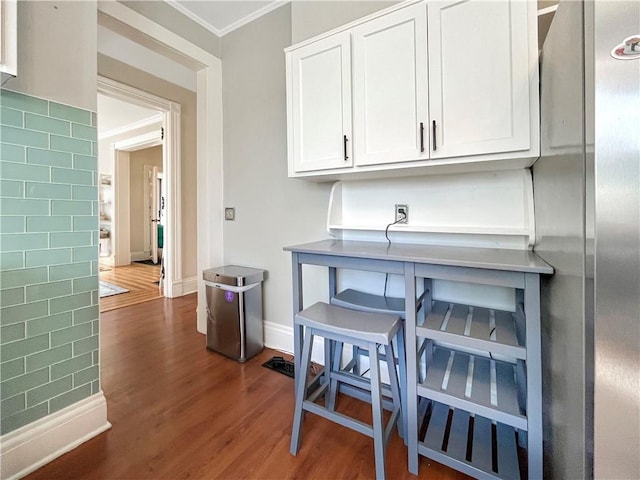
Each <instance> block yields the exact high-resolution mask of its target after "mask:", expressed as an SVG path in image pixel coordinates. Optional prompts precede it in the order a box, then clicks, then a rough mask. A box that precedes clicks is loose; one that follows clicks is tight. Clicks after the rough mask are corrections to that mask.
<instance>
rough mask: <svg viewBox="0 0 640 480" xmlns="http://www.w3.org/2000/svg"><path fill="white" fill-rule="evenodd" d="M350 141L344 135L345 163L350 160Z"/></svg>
mask: <svg viewBox="0 0 640 480" xmlns="http://www.w3.org/2000/svg"><path fill="white" fill-rule="evenodd" d="M348 141H349V139H348V138H347V136H346V135H344V161H345V162H346V161H347V160H349V156H348V155H347V142H348Z"/></svg>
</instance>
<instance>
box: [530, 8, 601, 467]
mask: <svg viewBox="0 0 640 480" xmlns="http://www.w3.org/2000/svg"><path fill="white" fill-rule="evenodd" d="M582 15H583V12H582V2H564V3H562V4H561V5H560V7H559V8H558V11H557V12H556V15H555V19H554V20H553V23H552V25H551V28H550V30H549V34H548V36H547V39H546V42H545V45H544V48H543V53H542V68H541V75H542V76H541V82H540V83H541V125H542V127H541V156H540V159H539V160H538V161H537V162H536V163H535V164H534V166H533V179H534V192H535V212H536V236H537V240H536V244H537V246H536V249H535V250H536V252H537V253H538V254H539V255H540V256H541V257H542V258H544V259H545V260H546V261H547V262H549V263H550V264H551V265H552V266H553V267H554V269H555V274H554V275H553V276H551V277H547V278H543V280H542V292H541V296H542V333H543V337H542V347H543V351H542V354H543V355H542V357H543V405H544V416H543V421H544V425H543V428H544V469H545V478H558V479H564V478H571V479H573V478H588V477H589V475H591V474H592V472H591V463H590V453H589V452H588V450H589V447H588V442H589V440H588V439H589V437H590V431H589V427H588V425H587V424H586V416H587V409H588V408H589V407H588V405H589V404H590V403H591V401H592V398H591V396H589V394H588V392H587V388H588V381H587V377H588V375H589V372H591V371H592V367H591V366H590V365H589V356H588V351H589V346H588V345H587V342H588V338H589V332H588V322H587V320H586V317H587V315H588V313H589V310H588V306H587V302H588V299H587V298H586V296H585V290H586V288H587V271H586V268H587V241H588V239H587V227H586V224H585V218H586V184H585V179H586V150H585V138H584V134H583V126H584V124H585V117H584V108H585V91H584V88H583V87H584V85H583V77H584V72H585V65H584V50H583V48H584V46H583V45H582V41H581V39H582V38H583V24H582ZM567 39H577V40H576V41H575V42H574V43H573V45H574V47H576V48H571V49H568V48H566V42H567ZM592 241H593V237H591V242H592Z"/></svg>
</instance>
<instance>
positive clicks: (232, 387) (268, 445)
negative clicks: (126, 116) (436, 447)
mask: <svg viewBox="0 0 640 480" xmlns="http://www.w3.org/2000/svg"><path fill="white" fill-rule="evenodd" d="M196 303H197V302H196V296H195V295H189V296H185V297H180V298H176V299H165V298H163V299H156V300H152V301H149V302H146V303H143V304H139V305H134V306H130V307H125V308H120V309H117V310H112V311H110V312H107V313H104V314H102V315H101V351H100V358H101V360H100V361H101V378H102V389H103V391H104V393H105V396H106V398H107V410H108V419H109V421H110V422H111V424H112V425H113V427H112V428H111V429H110V430H109V431H107V432H105V433H103V434H101V435H99V436H98V437H96V438H94V439H91V440H89V441H88V442H86V443H84V444H82V445H81V446H79V447H78V448H76V449H74V450H73V451H71V452H69V453H67V454H65V455H63V456H62V457H60V458H58V459H56V460H54V461H53V462H51V463H49V464H48V465H45V466H44V467H42V468H41V469H40V470H37V471H36V472H34V473H32V474H31V475H29V476H28V477H26V478H27V479H29V480H41V479H47V480H55V479H65V480H74V479H83V480H91V479H127V480H128V479H131V480H138V479H187V478H188V479H260V480H263V479H274V480H280V479H305V480H307V479H308V480H315V479H339V478H348V479H369V478H374V477H375V465H374V459H373V444H372V440H371V439H370V438H368V437H365V436H363V435H360V434H358V433H356V432H353V431H351V430H348V429H346V428H344V427H340V426H338V425H336V424H334V423H331V422H329V421H327V420H325V419H322V418H319V417H317V416H314V415H311V414H307V415H306V416H305V420H304V429H303V433H302V444H301V448H300V451H299V453H298V455H297V456H295V457H294V456H292V455H291V454H290V453H289V442H290V440H291V420H292V412H293V380H292V379H291V378H289V377H287V376H285V375H282V374H279V373H277V372H274V371H272V370H269V369H267V368H264V367H262V363H264V362H265V361H266V360H268V359H269V358H271V357H272V356H273V355H280V353H279V352H276V351H273V350H265V351H264V352H263V353H261V354H260V355H258V356H257V357H254V358H252V359H250V360H248V361H247V362H246V363H244V364H241V363H237V362H235V361H233V360H230V359H228V358H226V357H223V356H221V355H218V354H216V353H214V352H210V351H208V350H206V348H205V338H204V336H202V335H200V334H198V333H197V332H196ZM288 358H290V357H288ZM338 408H339V409H340V410H341V411H343V412H345V413H348V414H349V415H354V416H357V417H358V418H359V419H361V420H365V421H370V418H371V413H370V407H369V405H367V404H364V403H361V402H358V401H356V400H353V399H351V398H345V397H339V398H338ZM387 458H388V468H387V478H389V479H394V480H395V479H406V480H409V479H415V478H416V477H414V476H413V475H410V474H409V473H408V471H407V450H406V447H405V446H404V443H403V442H402V440H401V439H400V438H399V437H398V435H397V432H394V434H393V436H392V438H391V441H390V444H389V450H388V452H387ZM420 478H429V479H433V480H442V479H458V478H465V477H464V476H462V475H461V474H459V473H457V472H455V471H453V470H451V469H449V468H447V467H444V466H442V465H439V464H437V463H435V462H431V461H428V460H427V459H425V458H422V459H421V465H420Z"/></svg>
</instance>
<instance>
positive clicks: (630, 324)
mask: <svg viewBox="0 0 640 480" xmlns="http://www.w3.org/2000/svg"><path fill="white" fill-rule="evenodd" d="M636 36H638V37H640V2H639V1H637V0H634V1H606V0H595V1H572V0H564V1H561V2H560V4H559V6H558V10H557V11H556V14H555V18H554V20H553V22H552V24H551V28H550V30H549V33H548V36H547V38H546V40H545V43H544V46H543V48H542V55H541V80H540V82H541V142H542V143H541V157H540V159H539V160H538V161H537V162H536V163H535V164H534V166H533V168H532V171H533V178H534V197H535V214H536V230H537V232H536V236H537V245H536V252H537V253H538V254H539V255H540V256H541V257H542V258H544V259H545V260H546V261H548V262H549V263H550V264H551V265H553V267H554V268H555V271H556V273H555V275H554V276H553V277H552V278H549V279H547V280H546V281H545V283H544V284H543V286H542V306H543V307H542V308H543V312H542V313H543V315H542V318H543V364H544V372H543V405H544V439H545V441H544V469H545V478H562V479H577V478H593V477H595V478H625V479H632V478H633V479H637V478H640V58H639V56H638V55H636V54H635V53H636V52H637V48H640V47H639V45H637V44H636V45H633V42H634V37H636ZM625 41H626V42H625ZM625 43H626V45H625Z"/></svg>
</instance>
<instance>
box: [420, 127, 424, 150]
mask: <svg viewBox="0 0 640 480" xmlns="http://www.w3.org/2000/svg"><path fill="white" fill-rule="evenodd" d="M420 152H421V153H422V152H424V123H422V122H420Z"/></svg>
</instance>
